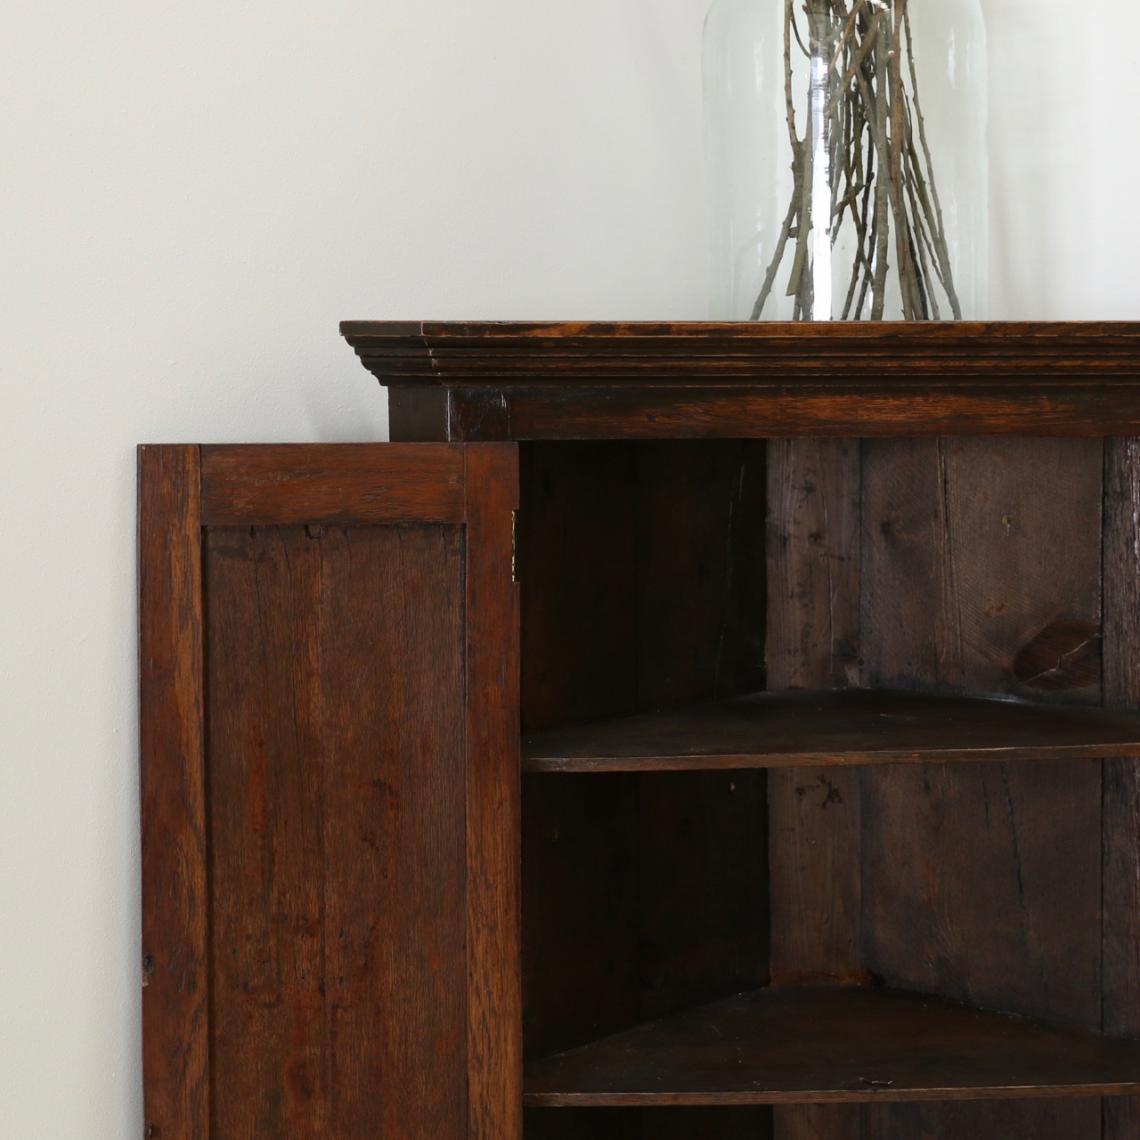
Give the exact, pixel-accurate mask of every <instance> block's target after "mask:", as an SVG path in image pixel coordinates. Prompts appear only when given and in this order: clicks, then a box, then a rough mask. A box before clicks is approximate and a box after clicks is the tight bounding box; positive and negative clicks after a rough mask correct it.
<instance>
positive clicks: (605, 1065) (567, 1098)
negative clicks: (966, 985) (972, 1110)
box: [525, 988, 1140, 1140]
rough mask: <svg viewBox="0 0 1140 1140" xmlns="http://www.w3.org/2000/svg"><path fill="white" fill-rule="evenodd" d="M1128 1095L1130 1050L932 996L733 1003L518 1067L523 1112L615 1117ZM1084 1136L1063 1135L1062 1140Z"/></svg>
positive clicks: (845, 994) (822, 995)
mask: <svg viewBox="0 0 1140 1140" xmlns="http://www.w3.org/2000/svg"><path fill="white" fill-rule="evenodd" d="M1137 1090H1140V1042H1137V1041H1129V1040H1124V1039H1112V1038H1108V1037H1104V1036H1102V1035H1101V1034H1098V1033H1094V1032H1090V1031H1087V1030H1079V1029H1071V1028H1066V1027H1063V1026H1059V1025H1051V1024H1046V1023H1042V1022H1035V1021H1033V1020H1031V1019H1028V1018H1021V1017H1015V1016H1012V1015H1009V1014H999V1013H990V1012H986V1011H981V1010H976V1009H971V1008H969V1007H968V1006H965V1005H960V1004H957V1003H954V1002H950V1001H946V1000H944V999H942V998H933V997H927V996H922V995H917V994H908V993H904V992H893V991H890V990H868V989H853V988H848V989H827V988H824V989H789V990H779V989H765V990H757V991H754V992H753V993H748V994H740V995H737V996H735V997H732V998H729V999H728V1000H726V1001H723V1002H718V1003H715V1004H713V1005H709V1006H702V1007H700V1008H698V1009H695V1010H689V1011H687V1012H686V1013H683V1014H680V1015H678V1016H675V1017H671V1018H665V1019H662V1020H660V1021H655V1022H649V1023H647V1024H645V1025H642V1026H638V1027H637V1028H636V1029H633V1030H630V1031H628V1032H626V1033H621V1034H617V1035H615V1036H613V1037H609V1038H606V1039H603V1040H601V1041H597V1042H594V1043H592V1044H590V1045H587V1046H584V1047H583V1048H580V1049H574V1050H570V1051H568V1052H565V1053H561V1054H558V1055H556V1056H554V1057H550V1058H546V1059H544V1060H542V1061H539V1062H536V1063H535V1064H533V1065H531V1066H530V1067H529V1069H528V1071H527V1076H526V1094H525V1095H526V1102H527V1104H528V1105H533V1106H537V1105H549V1106H559V1105H561V1106H575V1105H595V1106H603V1107H604V1106H613V1107H618V1106H632V1105H654V1104H658V1105H664V1104H670V1105H678V1106H682V1105H688V1106H698V1105H747V1104H798V1103H828V1102H830V1103H853V1104H854V1103H868V1102H878V1103H882V1102H900V1103H905V1102H910V1101H926V1100H934V1101H942V1100H977V1099H1000V1100H1016V1099H1027V1098H1028V1099H1039V1098H1042V1097H1072V1096H1084V1097H1090V1096H1091V1097H1095V1096H1099V1095H1113V1096H1115V1095H1121V1094H1124V1093H1128V1092H1136V1091H1137ZM1092 1103H1093V1107H1094V1108H1096V1107H1097V1106H1096V1103H1095V1101H1093V1102H1092ZM1055 1111H1057V1109H1055ZM1094 1119H1096V1120H1098V1121H1099V1112H1098V1113H1097V1114H1096V1116H1095V1117H1094ZM888 1134H889V1133H888ZM936 1134H939V1133H936ZM1015 1134H1016V1135H1019V1136H1020V1135H1038V1133H1035V1132H1024V1133H1023V1132H1020V1131H1019V1132H1017V1133H1015ZM939 1135H952V1134H946V1133H940V1134H939ZM1087 1135H1091V1133H1085V1132H1078V1131H1072V1132H1069V1133H1067V1136H1068V1137H1069V1140H1073V1138H1074V1137H1076V1136H1087Z"/></svg>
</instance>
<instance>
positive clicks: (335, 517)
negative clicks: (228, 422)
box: [202, 443, 464, 526]
mask: <svg viewBox="0 0 1140 1140" xmlns="http://www.w3.org/2000/svg"><path fill="white" fill-rule="evenodd" d="M463 517H464V494H463V452H462V450H461V449H459V448H456V447H451V446H448V445H446V444H430V443H428V444H417V445H393V444H386V445H384V446H377V445H376V444H354V443H341V444H307V443H305V444H260V445H239V444H235V445H218V446H214V447H204V448H202V522H203V525H204V526H265V525H289V524H302V525H311V524H316V523H337V522H341V523H400V522H450V523H458V522H462V521H463Z"/></svg>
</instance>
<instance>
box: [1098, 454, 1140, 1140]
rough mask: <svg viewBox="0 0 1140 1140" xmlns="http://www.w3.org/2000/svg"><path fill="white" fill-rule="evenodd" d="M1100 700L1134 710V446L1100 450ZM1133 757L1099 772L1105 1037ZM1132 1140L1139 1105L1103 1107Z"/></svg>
mask: <svg viewBox="0 0 1140 1140" xmlns="http://www.w3.org/2000/svg"><path fill="white" fill-rule="evenodd" d="M1104 472H1105V488H1104V503H1105V509H1104V700H1105V703H1106V704H1107V705H1110V706H1113V707H1116V708H1137V707H1138V706H1140V658H1138V653H1140V440H1137V439H1112V440H1109V441H1108V442H1107V443H1106V445H1105V466H1104ZM1138 757H1140V751H1138V752H1137V754H1136V756H1134V757H1132V758H1131V759H1127V760H1107V761H1105V764H1104V789H1103V812H1104V833H1103V851H1104V866H1103V876H1104V887H1103V892H1104V910H1103V922H1104V942H1103V968H1104V979H1103V986H1104V1004H1103V1025H1104V1028H1105V1030H1107V1031H1109V1032H1112V1033H1127V1034H1131V1035H1140V759H1138ZM1135 1136H1140V1100H1137V1099H1135V1098H1129V1099H1124V1100H1114V1101H1110V1102H1109V1101H1106V1102H1105V1106H1104V1140H1131V1138H1132V1137H1135Z"/></svg>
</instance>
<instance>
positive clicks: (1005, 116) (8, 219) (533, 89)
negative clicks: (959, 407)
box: [0, 0, 1140, 1140]
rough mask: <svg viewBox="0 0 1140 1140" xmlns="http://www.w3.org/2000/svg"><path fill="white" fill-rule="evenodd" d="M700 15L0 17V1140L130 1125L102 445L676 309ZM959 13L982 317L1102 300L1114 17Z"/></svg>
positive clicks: (438, 7) (243, 424)
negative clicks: (497, 336)
mask: <svg viewBox="0 0 1140 1140" xmlns="http://www.w3.org/2000/svg"><path fill="white" fill-rule="evenodd" d="M758 2H761V0H758ZM768 2H773V0H768ZM704 5H705V0H577V2H576V3H574V4H549V3H547V4H540V3H535V2H534V0H494V2H488V0H484V2H483V3H472V2H471V0H466V2H461V0H369V2H368V3H364V2H359V0H322V2H321V3H319V4H317V3H313V4H310V5H305V4H301V3H298V2H297V0H275V2H274V3H272V4H271V3H267V2H265V0H236V2H235V0H227V2H226V3H220V2H219V0H198V2H197V3H193V4H185V3H180V4H174V3H161V2H160V3H154V2H153V0H151V2H148V3H143V2H142V0H102V2H101V3H79V2H77V0H9V4H8V5H7V6H6V8H5V21H4V24H5V28H4V36H3V39H2V42H0V154H2V155H3V160H2V161H3V171H2V173H0V233H2V234H3V238H2V241H3V244H2V246H0V266H2V269H0V290H2V291H3V296H2V297H0V380H2V384H3V390H2V400H0V428H2V432H3V435H2V440H0V505H2V511H0V520H2V523H3V530H2V550H3V554H2V557H0V597H2V598H3V605H2V607H0V610H2V619H0V621H2V626H0V715H2V725H0V1140H54V1138H57V1137H58V1138H68V1140H72V1138H74V1140H79V1138H95V1140H103V1138H107V1140H117V1138H120V1137H123V1138H127V1137H135V1136H138V1135H139V1129H140V1121H141V1109H140V1093H139V1060H138V1059H139V1042H138V1032H137V1020H138V1005H139V1003H138V964H137V934H136V931H137V927H138V919H139V916H138V900H137V898H136V883H137V880H138V837H137V833H136V811H137V809H136V799H137V778H136V748H135V697H134V686H135V667H134V600H133V598H134V564H133V560H134V535H133V524H134V500H133V493H134V458H133V448H134V445H135V443H136V442H138V441H141V440H147V441H155V442H159V441H174V440H182V441H200V440H219V441H220V440H278V439H292V440H340V439H377V438H382V437H383V436H384V434H385V411H384V400H383V397H382V393H381V391H380V390H379V389H378V388H377V387H375V385H374V383H373V382H372V379H371V377H369V376H368V375H367V374H366V373H365V372H364V370H363V369H361V368H360V367H359V366H358V364H357V363H356V362H355V360H354V358H353V357H352V355H351V353H350V352H349V350H348V349H347V348H346V347H344V345H343V344H342V343H341V342H340V341H339V339H338V337H337V332H336V322H337V320H338V319H339V318H342V317H409V318H411V317H415V318H418V317H503V318H509V317H540V318H558V317H597V318H606V317H612V318H639V317H644V318H684V317H691V318H700V317H702V316H704V315H705V312H706V303H705V289H706V286H705V281H706V267H705V238H704V222H703V217H702V201H703V199H702V186H701V135H700V122H701V117H700V106H699V91H700V85H699V77H698V71H697V68H698V59H699V39H700V27H701V20H702V15H703V8H704ZM988 8H989V10H990V16H991V53H992V59H993V68H992V70H993V80H994V131H993V137H992V153H993V169H994V214H993V217H994V223H995V224H994V227H993V228H994V243H995V265H994V286H995V288H994V292H995V297H994V303H993V306H992V307H993V311H994V315H995V316H1010V317H1028V316H1035V317H1137V316H1140V280H1138V279H1137V278H1136V275H1135V273H1134V271H1133V267H1134V266H1135V265H1137V264H1138V255H1140V236H1138V231H1140V227H1137V225H1136V223H1135V219H1134V206H1133V203H1132V198H1133V196H1134V191H1133V188H1134V187H1135V186H1136V185H1137V184H1138V182H1140V160H1138V157H1137V149H1136V147H1135V146H1133V145H1131V143H1130V137H1131V134H1132V133H1133V132H1134V128H1133V122H1134V120H1135V108H1136V107H1137V106H1140V69H1137V68H1136V67H1135V65H1134V64H1133V62H1132V61H1131V60H1130V58H1129V52H1128V44H1129V40H1128V38H1127V29H1128V27H1129V22H1130V21H1129V15H1130V9H1129V7H1128V6H1127V5H1126V3H1125V0H1086V3H1085V4H1084V5H1082V6H1081V10H1080V19H1079V20H1078V21H1076V22H1075V23H1074V20H1073V18H1072V16H1071V15H1069V14H1068V13H1069V12H1071V5H1064V6H1063V5H1062V4H1061V2H1060V0H990V2H989V4H988ZM1063 9H1064V12H1063ZM1098 29H1099V30H1098ZM1114 49H1115V50H1116V51H1118V52H1119V61H1117V60H1114V59H1113V57H1112V56H1111V54H1110V53H1111V52H1112V51H1113V50H1114Z"/></svg>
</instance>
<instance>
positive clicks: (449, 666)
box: [207, 526, 468, 1140]
mask: <svg viewBox="0 0 1140 1140" xmlns="http://www.w3.org/2000/svg"><path fill="white" fill-rule="evenodd" d="M207 551H208V562H207V598H208V630H209V636H208V643H207V644H208V650H207V675H208V678H209V692H210V718H209V741H208V755H209V762H210V763H209V792H210V796H209V804H210V833H211V844H210V864H211V877H212V880H213V882H214V884H215V890H214V894H213V906H214V910H213V931H212V948H211V960H212V973H213V990H212V992H213V1011H214V1023H213V1034H212V1053H213V1061H214V1064H215V1065H216V1066H217V1071H218V1072H220V1073H224V1074H225V1080H224V1081H223V1082H221V1083H219V1084H218V1085H217V1088H216V1097H215V1117H216V1125H215V1126H216V1128H217V1130H218V1132H219V1133H224V1134H226V1135H234V1136H245V1135H250V1136H289V1137H291V1138H295V1140H308V1138H313V1140H316V1138H317V1137H324V1136H328V1135H336V1136H338V1137H343V1138H344V1140H356V1138H361V1140H363V1138H364V1137H371V1136H373V1135H375V1134H376V1133H377V1131H379V1133H380V1134H382V1135H385V1136H387V1135H391V1136H417V1135H432V1136H439V1137H452V1136H464V1135H467V1128H468V1110H467V1074H466V1065H465V1055H466V1049H467V1042H466V1029H467V1021H468V1016H467V999H466V994H467V978H466V976H465V975H466V961H467V954H466V934H467V931H466V921H465V876H466V867H465V853H464V851H465V841H464V835H463V819H464V796H465V789H464V774H463V773H464V764H463V740H464V715H463V702H464V636H463V621H464V608H465V606H464V597H463V591H462V585H461V583H462V581H463V560H462V543H461V538H460V530H459V528H458V527H454V526H416V527H394V526H378V527H359V528H349V529H343V528H314V527H289V528H273V527H263V528H257V529H255V530H252V531H250V530H248V529H245V528H218V529H215V530H212V531H210V532H209V534H208V538H207Z"/></svg>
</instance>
